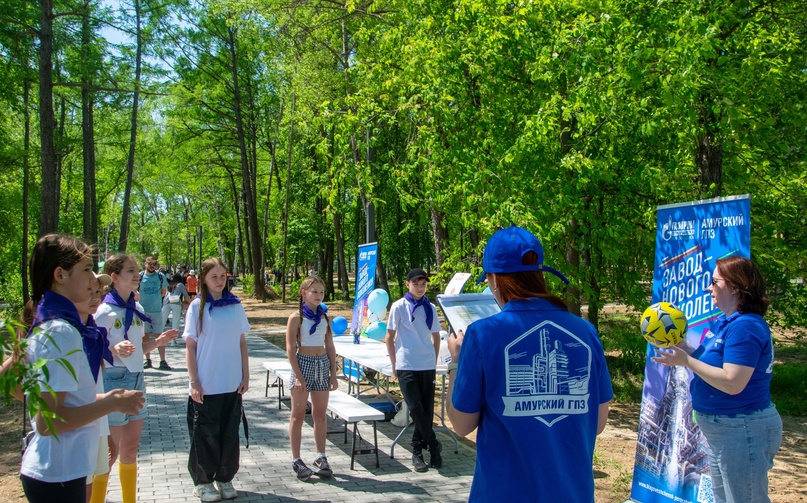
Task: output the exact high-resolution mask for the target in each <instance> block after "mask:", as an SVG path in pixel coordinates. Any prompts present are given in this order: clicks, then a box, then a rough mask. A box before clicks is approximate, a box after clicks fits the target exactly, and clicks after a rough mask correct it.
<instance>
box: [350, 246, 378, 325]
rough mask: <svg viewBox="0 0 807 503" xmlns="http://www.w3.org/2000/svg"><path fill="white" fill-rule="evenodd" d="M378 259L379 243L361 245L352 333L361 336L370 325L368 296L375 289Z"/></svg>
mask: <svg viewBox="0 0 807 503" xmlns="http://www.w3.org/2000/svg"><path fill="white" fill-rule="evenodd" d="M377 257H378V243H367V244H364V245H359V259H358V261H357V263H356V295H355V296H354V301H353V318H352V319H351V321H350V333H351V334H353V335H357V334H360V333H361V331H362V329H363V328H366V327H367V325H369V324H370V321H369V320H368V318H367V317H368V315H369V312H368V310H367V296H368V295H369V294H370V292H372V291H373V289H374V288H375V266H376V258H377Z"/></svg>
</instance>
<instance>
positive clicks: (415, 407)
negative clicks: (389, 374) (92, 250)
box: [397, 370, 437, 451]
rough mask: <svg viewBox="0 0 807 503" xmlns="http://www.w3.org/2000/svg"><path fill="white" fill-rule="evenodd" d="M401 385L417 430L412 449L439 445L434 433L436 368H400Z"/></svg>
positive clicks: (399, 379) (399, 380)
mask: <svg viewBox="0 0 807 503" xmlns="http://www.w3.org/2000/svg"><path fill="white" fill-rule="evenodd" d="M397 373H398V384H399V385H400V386H401V393H402V394H403V397H404V400H405V401H406V406H407V407H408V408H409V415H410V416H411V417H412V424H413V425H414V426H415V431H414V433H413V434H412V449H414V450H415V451H418V450H422V449H425V448H428V447H433V446H435V445H437V437H436V436H435V434H434V427H433V423H434V379H435V377H437V372H436V371H435V370H399V371H398V372H397Z"/></svg>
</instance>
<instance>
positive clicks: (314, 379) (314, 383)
mask: <svg viewBox="0 0 807 503" xmlns="http://www.w3.org/2000/svg"><path fill="white" fill-rule="evenodd" d="M297 363H299V365H300V372H302V374H303V378H304V379H305V388H306V389H307V390H308V391H328V389H329V384H330V379H331V360H330V358H328V355H322V356H308V355H303V354H300V353H297ZM295 381H296V379H295V377H294V372H292V373H291V381H290V382H289V389H291V388H293V387H294V383H295Z"/></svg>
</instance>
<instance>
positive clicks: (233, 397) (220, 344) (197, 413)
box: [182, 258, 250, 501]
mask: <svg viewBox="0 0 807 503" xmlns="http://www.w3.org/2000/svg"><path fill="white" fill-rule="evenodd" d="M201 280H202V282H201V284H200V287H201V288H200V293H199V298H197V299H194V301H193V302H191V304H190V306H189V307H188V314H187V316H186V318H185V332H184V333H183V334H182V337H183V338H184V339H185V343H186V349H185V357H186V359H187V364H188V378H189V380H190V381H189V384H188V395H189V397H188V415H187V420H188V430H189V433H190V439H191V450H190V456H189V459H188V471H189V472H190V475H191V479H193V485H194V491H193V493H194V495H196V496H198V497H199V498H200V499H201V500H202V501H219V500H221V499H233V498H236V497H237V496H238V492H237V491H236V489H235V488H234V487H233V483H232V480H233V478H234V477H235V474H236V473H237V472H238V468H239V459H240V443H239V438H238V425H239V422H240V420H241V418H242V416H243V406H242V395H243V394H244V393H246V392H247V389H249V358H248V355H247V339H246V335H245V334H246V332H247V331H248V330H249V328H250V326H249V321H248V320H247V315H246V312H245V311H244V306H242V305H241V302H240V301H239V300H238V298H237V297H236V296H234V295H233V294H232V293H230V291H229V290H228V289H227V270H226V269H225V267H224V264H222V262H221V261H220V260H219V259H216V258H209V259H207V260H205V261H204V262H203V263H202V270H201ZM213 482H215V483H216V486H214V485H213Z"/></svg>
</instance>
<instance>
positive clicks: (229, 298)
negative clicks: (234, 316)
mask: <svg viewBox="0 0 807 503" xmlns="http://www.w3.org/2000/svg"><path fill="white" fill-rule="evenodd" d="M208 300H209V299H208ZM240 303H241V301H240V300H238V297H236V296H235V295H233V294H231V293H230V291H229V290H227V289H226V288H225V289H224V290H222V291H221V298H220V299H219V300H209V304H210V307H209V308H208V309H207V310H208V312H209V313H212V312H213V308H214V307H224V306H229V305H231V304H240Z"/></svg>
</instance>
